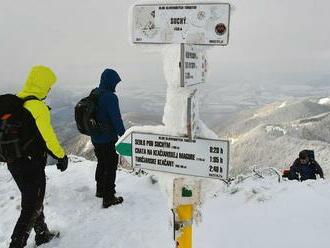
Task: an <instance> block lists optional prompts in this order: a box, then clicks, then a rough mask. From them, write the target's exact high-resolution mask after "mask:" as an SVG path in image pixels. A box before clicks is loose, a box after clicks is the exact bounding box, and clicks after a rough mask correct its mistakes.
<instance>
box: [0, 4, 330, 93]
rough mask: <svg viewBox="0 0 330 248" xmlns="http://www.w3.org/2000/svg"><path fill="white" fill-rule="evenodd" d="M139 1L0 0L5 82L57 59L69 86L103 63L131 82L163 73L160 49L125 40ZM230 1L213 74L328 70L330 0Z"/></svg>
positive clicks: (0, 68) (93, 75)
mask: <svg viewBox="0 0 330 248" xmlns="http://www.w3.org/2000/svg"><path fill="white" fill-rule="evenodd" d="M134 2H135V1H134V0H28V1H27V0H0V85H1V86H4V85H6V84H7V83H10V84H14V83H18V84H21V83H22V82H21V81H24V80H25V77H26V73H27V72H28V70H29V69H30V67H31V66H32V65H35V64H45V65H48V66H50V67H52V68H53V69H54V70H55V71H56V73H57V75H58V78H59V83H62V84H65V85H66V86H67V85H70V84H75V85H77V84H87V83H91V84H93V83H95V82H97V81H98V78H99V74H100V73H101V71H102V70H103V68H105V67H113V68H115V69H117V70H118V71H119V72H120V74H121V75H122V78H123V79H124V81H127V82H128V83H134V84H136V83H141V84H143V82H153V81H155V83H158V82H160V81H164V76H163V72H162V61H161V56H160V54H157V53H145V52H144V51H143V49H141V48H139V47H136V46H132V45H130V43H129V41H128V40H129V38H128V37H129V34H128V32H129V31H128V14H129V11H128V10H129V6H131V5H132V4H133V3H134ZM221 2H223V1H221ZM229 2H230V3H232V5H233V6H234V8H233V11H232V17H231V27H230V28H231V30H230V41H229V46H227V47H217V48H212V49H211V50H210V51H209V66H210V71H211V73H210V78H209V80H210V81H217V80H219V81H221V80H223V79H224V78H230V77H233V78H235V80H239V79H240V78H241V79H245V78H246V77H250V78H255V79H258V77H260V78H261V77H262V76H263V75H267V76H268V77H269V76H270V77H272V76H274V77H278V76H279V75H281V74H286V73H289V74H290V73H292V75H299V74H300V75H303V74H304V75H309V74H310V75H315V74H320V75H321V74H327V73H328V71H329V69H330V66H329V63H330V24H329V23H330V14H329V10H330V1H329V0H235V1H229ZM328 75H329V73H328ZM2 90H3V88H2V89H1V91H2Z"/></svg>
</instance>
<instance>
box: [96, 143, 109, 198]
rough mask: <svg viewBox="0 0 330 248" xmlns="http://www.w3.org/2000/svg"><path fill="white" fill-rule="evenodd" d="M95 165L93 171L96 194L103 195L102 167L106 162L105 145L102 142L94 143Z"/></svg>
mask: <svg viewBox="0 0 330 248" xmlns="http://www.w3.org/2000/svg"><path fill="white" fill-rule="evenodd" d="M94 148H95V149H94V151H95V156H96V158H97V166H96V171H95V181H96V196H97V197H103V192H104V167H105V163H106V158H105V154H106V147H105V145H104V144H94Z"/></svg>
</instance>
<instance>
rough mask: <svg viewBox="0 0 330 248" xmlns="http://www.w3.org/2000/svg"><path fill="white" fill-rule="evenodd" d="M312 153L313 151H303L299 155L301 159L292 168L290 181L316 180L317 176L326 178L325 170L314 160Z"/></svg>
mask: <svg viewBox="0 0 330 248" xmlns="http://www.w3.org/2000/svg"><path fill="white" fill-rule="evenodd" d="M311 152H312V153H313V151H308V150H303V151H301V152H300V153H299V158H297V159H296V160H295V161H294V163H293V165H292V166H291V167H290V172H289V176H288V178H289V180H298V181H305V180H308V179H314V180H315V179H316V175H317V174H318V175H320V177H321V178H324V175H323V170H322V168H321V166H320V165H319V164H318V163H317V162H316V160H315V159H314V156H311Z"/></svg>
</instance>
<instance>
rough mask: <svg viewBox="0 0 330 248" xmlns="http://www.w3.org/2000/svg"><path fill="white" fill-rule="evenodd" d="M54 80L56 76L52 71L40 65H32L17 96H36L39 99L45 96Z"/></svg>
mask: <svg viewBox="0 0 330 248" xmlns="http://www.w3.org/2000/svg"><path fill="white" fill-rule="evenodd" d="M55 82H56V76H55V74H54V72H53V71H52V70H51V69H50V68H48V67H46V66H42V65H38V66H34V67H32V69H31V71H30V73H29V75H28V77H27V79H26V82H25V85H24V87H23V89H22V91H21V92H20V93H18V94H17V96H18V97H21V98H24V97H27V96H36V97H38V98H39V99H40V100H42V99H44V98H46V97H47V94H48V92H49V90H50V88H51V87H52V85H54V84H55Z"/></svg>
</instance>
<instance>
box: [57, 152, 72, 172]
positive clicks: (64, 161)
mask: <svg viewBox="0 0 330 248" xmlns="http://www.w3.org/2000/svg"><path fill="white" fill-rule="evenodd" d="M68 162H69V161H68V157H67V156H66V155H65V156H64V157H63V158H60V159H58V160H57V164H56V166H57V169H59V170H61V171H65V170H66V169H67V168H68Z"/></svg>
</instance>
